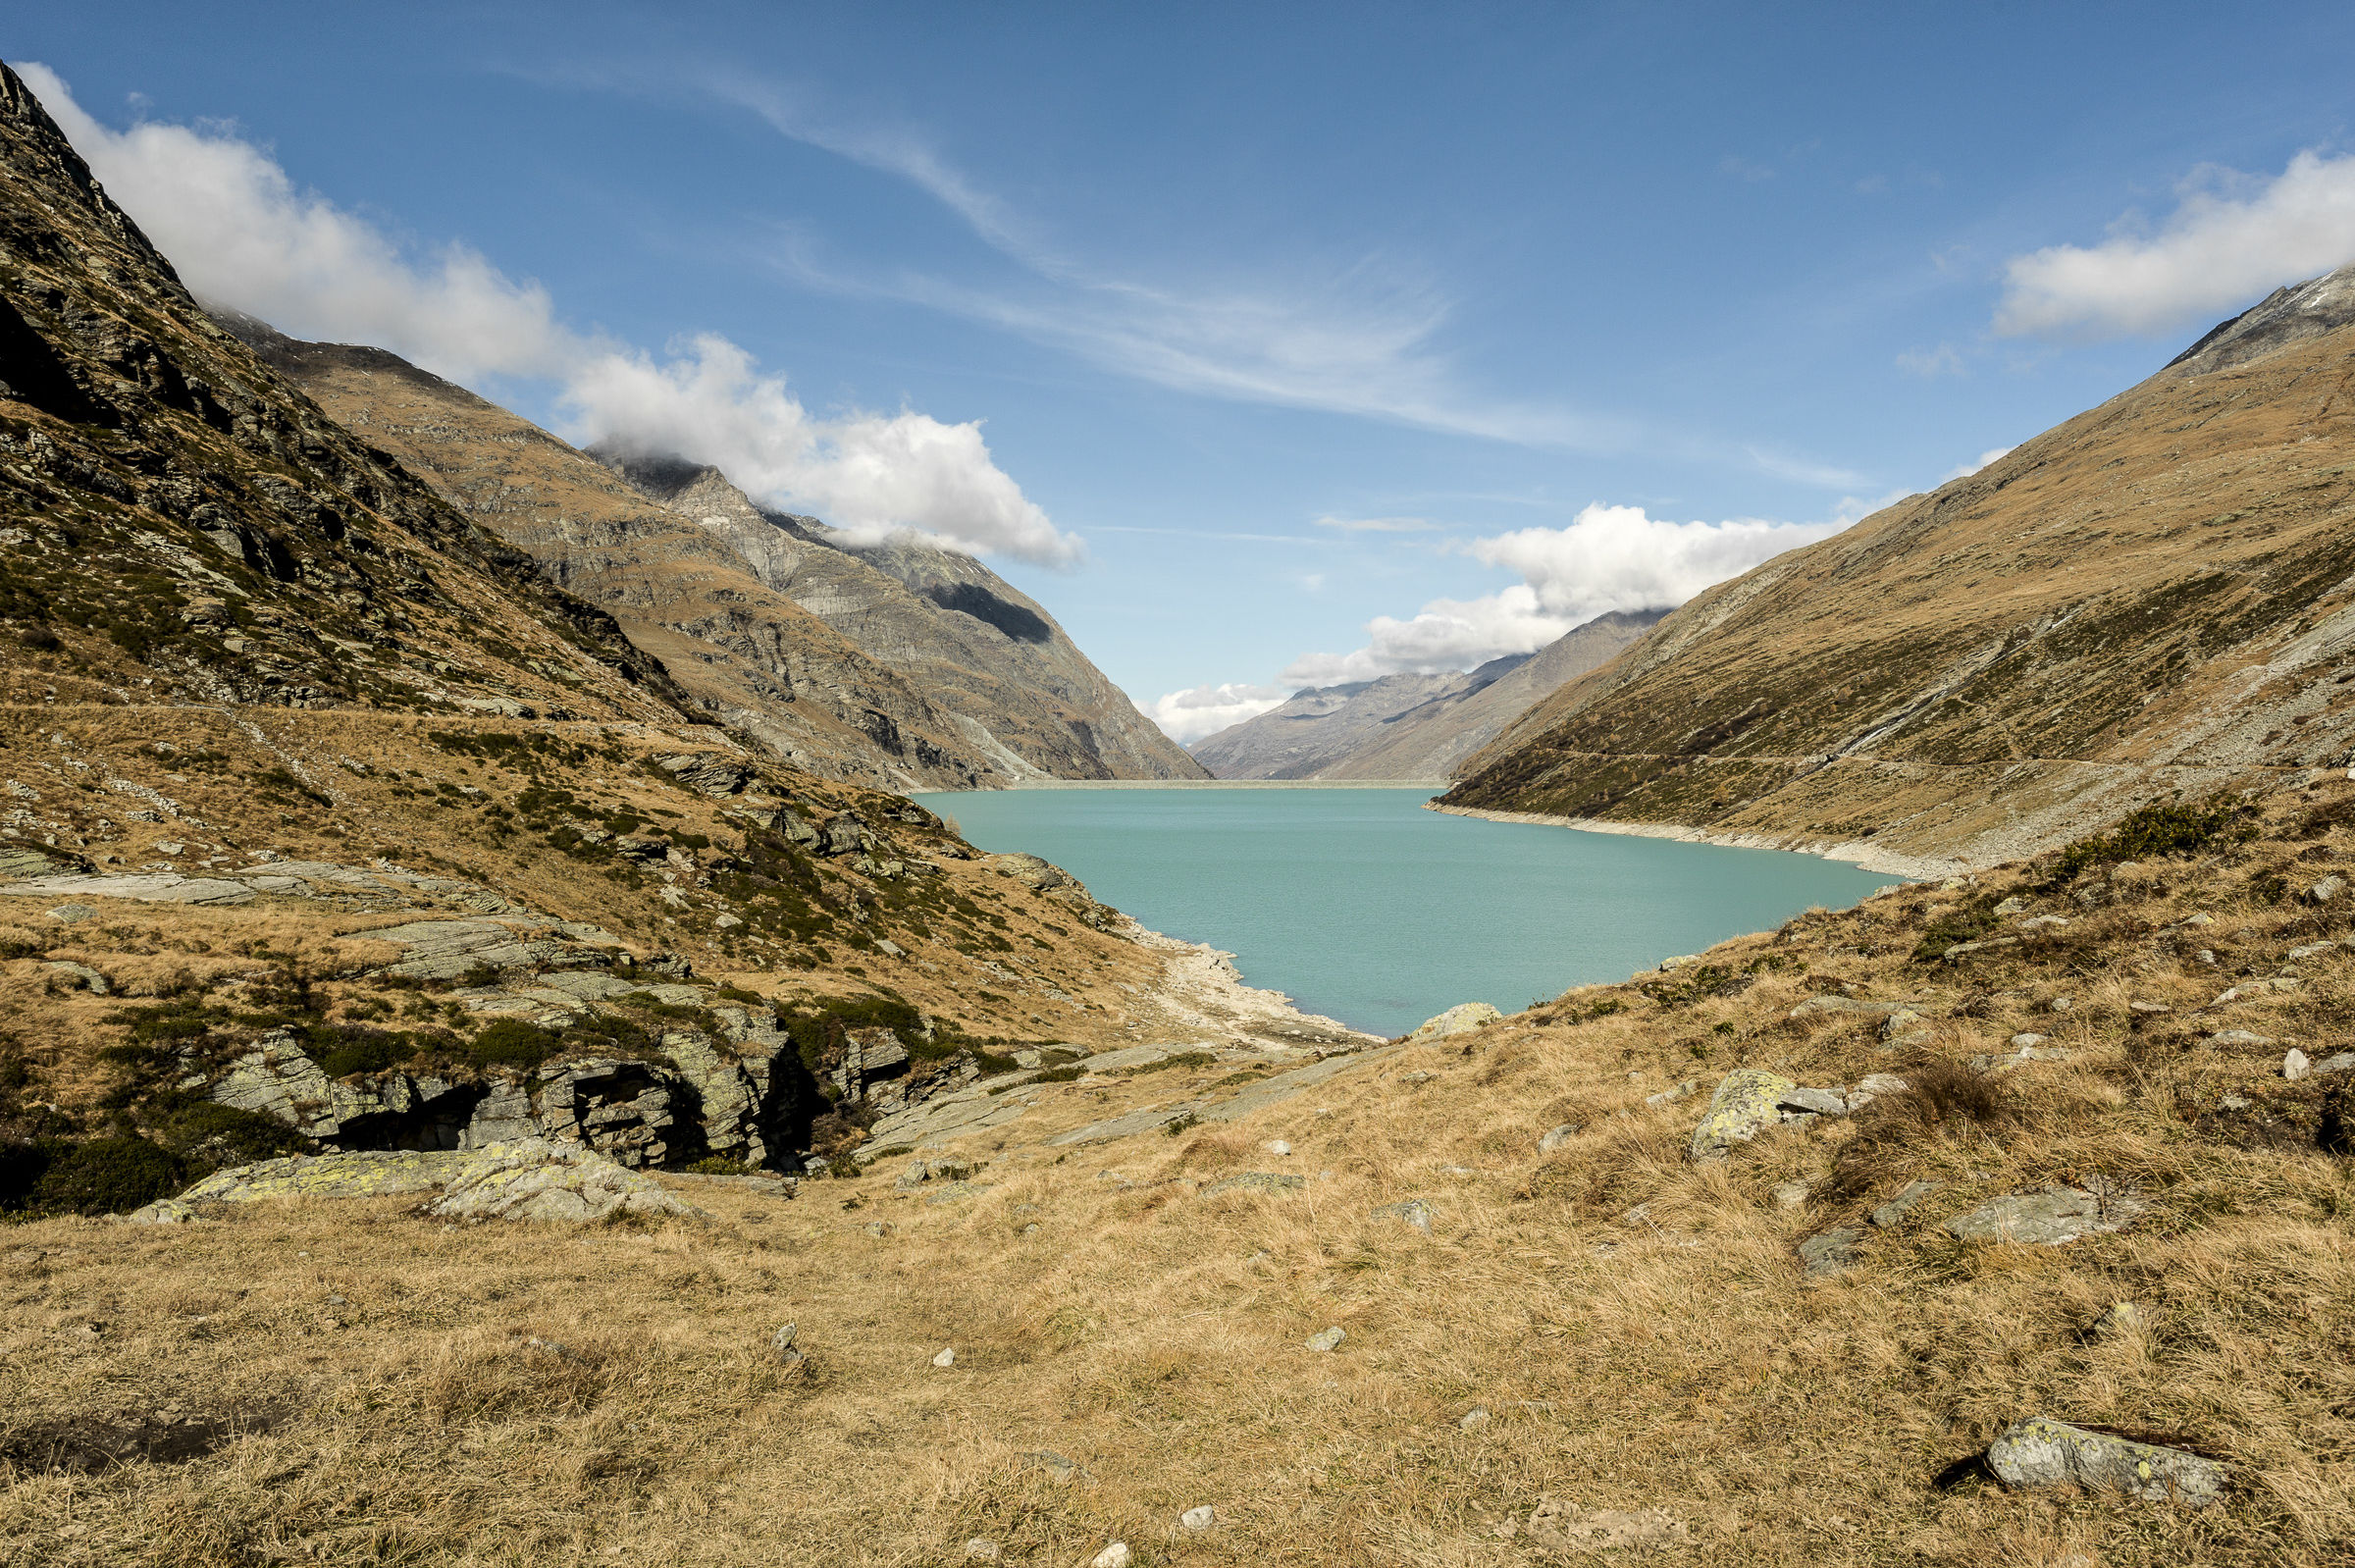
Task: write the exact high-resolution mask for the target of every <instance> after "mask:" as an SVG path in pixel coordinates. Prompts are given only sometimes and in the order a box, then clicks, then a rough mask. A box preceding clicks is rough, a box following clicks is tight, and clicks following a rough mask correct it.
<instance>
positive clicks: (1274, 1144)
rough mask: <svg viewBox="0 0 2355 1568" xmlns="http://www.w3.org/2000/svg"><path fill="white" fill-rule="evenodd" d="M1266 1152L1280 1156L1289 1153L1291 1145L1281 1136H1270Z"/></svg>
mask: <svg viewBox="0 0 2355 1568" xmlns="http://www.w3.org/2000/svg"><path fill="white" fill-rule="evenodd" d="M1268 1152H1269V1153H1270V1154H1273V1155H1277V1156H1279V1157H1281V1156H1282V1155H1286V1154H1289V1153H1291V1152H1292V1146H1291V1145H1290V1144H1288V1143H1286V1142H1284V1141H1283V1139H1282V1138H1270V1139H1269V1140H1268Z"/></svg>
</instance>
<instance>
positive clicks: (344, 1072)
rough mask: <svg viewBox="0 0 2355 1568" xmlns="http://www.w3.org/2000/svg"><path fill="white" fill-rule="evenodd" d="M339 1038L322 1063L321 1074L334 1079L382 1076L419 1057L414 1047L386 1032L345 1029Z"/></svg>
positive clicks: (347, 1026) (340, 1030)
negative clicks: (371, 1074) (370, 1074)
mask: <svg viewBox="0 0 2355 1568" xmlns="http://www.w3.org/2000/svg"><path fill="white" fill-rule="evenodd" d="M337 1035H338V1036H339V1038H338V1039H337V1043H336V1044H335V1045H334V1046H333V1047H331V1048H330V1049H329V1050H328V1051H327V1052H326V1053H325V1054H324V1055H322V1056H321V1057H320V1059H319V1070H320V1071H322V1072H325V1073H326V1074H327V1075H328V1076H329V1077H331V1078H341V1077H348V1076H350V1075H351V1074H352V1073H354V1072H382V1071H385V1069H387V1068H390V1067H396V1066H398V1065H399V1064H400V1063H403V1062H406V1061H407V1060H408V1059H409V1058H411V1057H413V1056H415V1055H416V1054H417V1047H416V1046H415V1045H414V1044H412V1043H411V1042H409V1041H408V1040H405V1039H403V1038H402V1037H401V1036H399V1035H397V1034H392V1033H389V1032H387V1031H386V1030H383V1029H365V1028H355V1027H351V1026H349V1025H346V1026H345V1027H343V1028H341V1029H339V1030H338V1031H337Z"/></svg>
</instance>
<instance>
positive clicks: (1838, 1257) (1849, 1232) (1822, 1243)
mask: <svg viewBox="0 0 2355 1568" xmlns="http://www.w3.org/2000/svg"><path fill="white" fill-rule="evenodd" d="M1863 1239H1864V1232H1863V1231H1861V1230H1859V1229H1858V1228H1855V1227H1854V1226H1842V1227H1840V1228H1838V1229H1836V1230H1826V1231H1824V1232H1823V1233H1822V1234H1821V1235H1814V1236H1809V1237H1807V1239H1806V1240H1805V1241H1802V1242H1801V1243H1800V1244H1799V1261H1800V1270H1801V1273H1802V1274H1803V1275H1804V1276H1805V1278H1806V1279H1809V1280H1826V1279H1830V1278H1831V1277H1832V1276H1834V1275H1839V1274H1846V1273H1847V1272H1848V1271H1849V1270H1851V1269H1853V1268H1855V1267H1856V1266H1857V1264H1858V1261H1859V1260H1858V1255H1857V1243H1858V1242H1859V1241H1862V1240H1863Z"/></svg>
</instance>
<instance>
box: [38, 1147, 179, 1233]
mask: <svg viewBox="0 0 2355 1568" xmlns="http://www.w3.org/2000/svg"><path fill="white" fill-rule="evenodd" d="M42 1152H43V1153H45V1154H47V1156H48V1159H47V1160H46V1162H45V1169H43V1170H42V1172H41V1174H40V1176H39V1178H38V1179H37V1180H35V1181H34V1182H33V1183H32V1192H31V1194H30V1196H31V1206H32V1207H33V1208H36V1209H42V1210H47V1211H49V1212H51V1213H61V1212H62V1213H70V1214H124V1213H128V1212H129V1211H131V1210H132V1209H136V1208H138V1207H140V1206H141V1205H143V1204H149V1203H153V1202H154V1201H155V1200H156V1199H158V1198H166V1197H170V1196H171V1195H172V1194H173V1193H175V1192H178V1191H179V1190H180V1189H181V1187H182V1185H183V1183H184V1180H185V1176H184V1173H183V1168H182V1165H181V1162H180V1160H179V1159H178V1158H177V1157H176V1156H175V1155H173V1154H172V1152H171V1151H170V1150H168V1149H165V1148H162V1147H160V1146H158V1145H156V1144H153V1143H150V1142H148V1141H147V1140H146V1139H145V1138H141V1137H132V1136H117V1137H108V1138H92V1139H90V1140H89V1141H88V1142H86V1143H73V1144H66V1145H63V1146H58V1147H53V1148H50V1149H46V1150H44V1151H42Z"/></svg>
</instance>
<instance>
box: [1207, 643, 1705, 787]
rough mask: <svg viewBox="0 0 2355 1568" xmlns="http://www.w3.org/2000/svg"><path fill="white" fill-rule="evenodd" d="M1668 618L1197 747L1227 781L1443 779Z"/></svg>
mask: <svg viewBox="0 0 2355 1568" xmlns="http://www.w3.org/2000/svg"><path fill="white" fill-rule="evenodd" d="M1665 613H1666V611H1664V610H1637V611H1632V612H1630V611H1618V612H1614V613H1612V614H1609V615H1603V616H1599V617H1597V618H1596V619H1595V620H1591V621H1588V622H1587V623H1586V624H1584V625H1582V626H1579V627H1576V628H1574V629H1573V630H1571V631H1570V632H1568V633H1566V634H1564V635H1563V636H1561V637H1559V638H1557V639H1556V640H1554V641H1553V642H1552V643H1550V644H1548V645H1546V646H1545V647H1544V648H1543V649H1541V650H1539V651H1538V652H1537V653H1527V654H1516V655H1510V656H1507V657H1504V658H1497V659H1491V660H1490V661H1489V662H1488V663H1486V664H1483V665H1481V666H1480V667H1479V668H1478V669H1474V670H1469V671H1464V672H1443V673H1439V674H1419V673H1409V674H1400V675H1386V676H1384V677H1383V678H1382V679H1380V680H1375V681H1352V682H1349V683H1346V684H1344V685H1339V686H1323V687H1311V688H1309V689H1308V690H1305V691H1300V692H1295V693H1293V694H1292V697H1291V700H1290V701H1288V702H1286V703H1284V704H1283V705H1282V706H1281V707H1273V708H1270V709H1269V710H1268V711H1267V712H1265V713H1261V714H1259V715H1257V716H1256V717H1253V718H1249V719H1245V720H1244V721H1243V722H1242V723H1240V724H1233V725H1230V726H1229V727H1227V728H1226V729H1223V730H1221V731H1219V733H1217V734H1216V735H1213V736H1210V737H1208V738H1207V739H1204V740H1201V741H1197V742H1195V743H1194V747H1193V754H1194V758H1195V760H1197V761H1199V762H1201V763H1202V764H1203V765H1204V766H1206V767H1208V768H1209V769H1210V770H1211V771H1212V772H1213V773H1215V774H1217V775H1218V776H1219V777H1221V778H1350V779H1375V778H1395V779H1435V780H1436V779H1443V778H1447V777H1450V776H1452V775H1453V773H1454V772H1455V769H1456V766H1457V764H1458V763H1460V762H1461V761H1462V760H1463V759H1464V758H1466V757H1469V756H1470V755H1471V754H1472V753H1474V752H1476V751H1478V750H1479V749H1480V748H1481V747H1483V746H1485V745H1487V744H1488V743H1489V742H1490V741H1491V740H1493V739H1494V738H1495V737H1496V736H1497V735H1498V734H1499V733H1501V732H1502V731H1503V729H1504V728H1505V726H1506V725H1508V724H1510V723H1511V722H1512V721H1513V720H1514V719H1516V718H1518V717H1520V715H1521V714H1522V713H1523V712H1525V711H1526V710H1527V709H1528V708H1529V707H1530V706H1531V705H1532V704H1534V703H1537V702H1539V701H1541V700H1542V699H1544V697H1545V696H1546V695H1547V694H1548V693H1550V692H1552V691H1553V690H1554V689H1555V688H1556V687H1558V686H1560V685H1561V684H1562V683H1563V682H1564V681H1568V680H1571V679H1574V678H1576V677H1577V676H1580V675H1583V674H1585V673H1586V672H1587V671H1589V670H1591V669H1594V668H1596V666H1598V665H1601V664H1604V663H1607V662H1609V661H1610V660H1611V659H1612V658H1614V657H1616V656H1617V655H1618V653H1619V651H1620V650H1621V649H1624V648H1626V647H1627V646H1628V645H1629V644H1631V643H1633V642H1635V641H1636V640H1637V639H1638V638H1640V637H1642V636H1643V635H1644V633H1645V632H1646V631H1648V629H1649V628H1650V627H1651V625H1652V623H1653V622H1655V621H1657V620H1658V619H1659V618H1660V616H1661V615H1663V614H1665Z"/></svg>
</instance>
